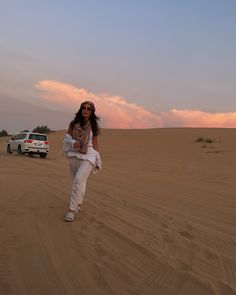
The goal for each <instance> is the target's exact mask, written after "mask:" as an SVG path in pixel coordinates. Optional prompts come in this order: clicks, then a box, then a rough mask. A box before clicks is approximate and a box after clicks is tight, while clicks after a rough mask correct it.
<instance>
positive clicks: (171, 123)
mask: <svg viewBox="0 0 236 295" xmlns="http://www.w3.org/2000/svg"><path fill="white" fill-rule="evenodd" d="M35 87H36V88H37V89H38V90H40V91H42V95H41V98H42V99H43V100H44V102H46V103H50V104H51V105H53V106H56V107H57V108H59V109H61V110H62V109H63V110H69V111H71V112H73V113H75V112H77V110H78V108H79V105H80V104H81V102H83V101H85V100H92V101H93V102H94V103H95V105H96V110H97V112H96V113H97V114H98V115H99V116H100V117H101V123H102V127H106V128H158V127H222V128H235V127H236V112H231V113H208V112H202V111H199V110H177V109H172V110H170V111H167V112H162V113H159V114H157V113H152V112H149V111H147V110H145V108H144V107H142V106H139V105H137V104H134V103H130V102H128V101H127V100H125V99H124V98H122V97H120V96H111V95H106V94H101V95H97V94H94V93H92V92H90V91H88V90H86V89H84V88H77V87H74V86H73V85H70V84H65V83H61V82H58V81H52V80H43V81H39V82H38V83H37V84H36V85H35Z"/></svg>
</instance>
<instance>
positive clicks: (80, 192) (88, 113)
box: [63, 101, 102, 221]
mask: <svg viewBox="0 0 236 295" xmlns="http://www.w3.org/2000/svg"><path fill="white" fill-rule="evenodd" d="M98 120H99V118H98V117H97V116H96V114H95V106H94V104H93V103H92V102H91V101H85V102H83V103H82V104H81V105H80V109H79V111H78V112H77V113H76V114H75V118H74V120H73V121H71V122H70V125H69V128H68V132H67V134H66V135H65V137H64V144H63V149H64V152H65V154H66V156H67V158H68V159H69V167H70V173H71V176H72V180H73V182H72V190H71V196H70V203H69V211H68V212H67V214H66V215H65V218H64V220H65V221H73V220H74V218H75V214H76V213H78V212H79V210H80V209H81V206H82V203H83V199H84V195H85V189H86V183H87V179H88V176H89V175H90V173H91V172H92V171H93V172H94V173H96V172H97V171H98V170H100V169H101V166H102V162H101V158H100V155H99V151H98V139H97V137H98V135H99V134H100V130H99V126H98Z"/></svg>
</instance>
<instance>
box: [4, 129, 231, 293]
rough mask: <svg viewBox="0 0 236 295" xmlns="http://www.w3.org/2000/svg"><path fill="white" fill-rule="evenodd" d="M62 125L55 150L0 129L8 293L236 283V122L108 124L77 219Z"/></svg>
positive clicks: (203, 289) (204, 289)
mask: <svg viewBox="0 0 236 295" xmlns="http://www.w3.org/2000/svg"><path fill="white" fill-rule="evenodd" d="M64 133H65V131H57V132H53V133H51V134H50V136H49V141H50V145H51V150H50V153H49V155H48V158H46V159H40V158H37V157H28V156H17V155H15V154H13V155H8V154H6V152H5V141H6V139H5V138H2V139H1V142H0V198H1V202H0V206H1V210H0V294H1V295H42V294H53V295H78V294H81V295H87V294H88V295H96V294H104V295H106V294H107V295H111V294H115V295H116V294H117V295H121V294H122V295H126V294H140V295H141V294H142V295H143V294H145V295H151V294H153V295H154V294H155V295H156V294H157V295H158V294H160V295H162V294H163V295H173V294H174V295H175V294H179V295H195V294H196V295H211V294H215V295H233V294H236V173H235V171H236V130H235V129H197V128H194V129H191V128H189V129H178V128H176V129H150V130H106V129H104V130H102V135H101V137H100V152H101V156H102V160H103V169H102V171H101V172H100V173H99V174H97V175H92V176H91V177H90V178H89V180H88V184H87V193H86V198H85V203H84V206H83V209H82V211H81V212H80V214H79V215H78V216H77V219H76V220H75V221H74V222H73V223H65V222H64V221H63V217H64V213H65V212H66V209H67V204H68V200H69V193H70V187H71V180H70V176H69V170H68V163H67V160H66V159H65V158H64V157H63V154H62V139H63V135H64ZM199 137H203V139H204V140H205V139H212V141H213V142H212V143H206V142H204V140H203V141H199V142H195V141H196V139H197V138H199Z"/></svg>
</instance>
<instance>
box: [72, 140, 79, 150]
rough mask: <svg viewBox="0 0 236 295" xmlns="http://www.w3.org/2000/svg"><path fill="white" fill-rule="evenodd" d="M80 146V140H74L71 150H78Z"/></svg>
mask: <svg viewBox="0 0 236 295" xmlns="http://www.w3.org/2000/svg"><path fill="white" fill-rule="evenodd" d="M79 148H80V142H79V141H76V142H75V143H74V144H73V150H78V149H79Z"/></svg>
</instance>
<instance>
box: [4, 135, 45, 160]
mask: <svg viewBox="0 0 236 295" xmlns="http://www.w3.org/2000/svg"><path fill="white" fill-rule="evenodd" d="M14 151H16V152H17V153H18V154H19V155H20V154H28V155H32V154H38V155H40V157H41V158H46V157H47V154H48V152H49V143H48V137H47V135H46V134H40V133H33V132H21V133H20V134H18V135H16V136H14V137H13V138H11V139H10V140H9V141H8V143H7V153H8V154H12V152H14Z"/></svg>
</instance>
